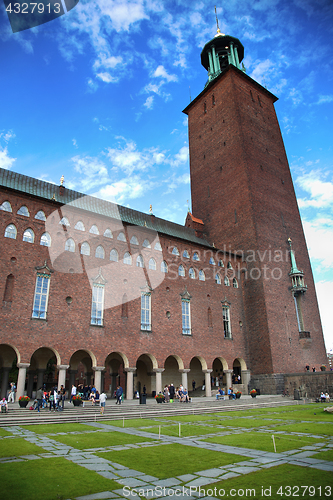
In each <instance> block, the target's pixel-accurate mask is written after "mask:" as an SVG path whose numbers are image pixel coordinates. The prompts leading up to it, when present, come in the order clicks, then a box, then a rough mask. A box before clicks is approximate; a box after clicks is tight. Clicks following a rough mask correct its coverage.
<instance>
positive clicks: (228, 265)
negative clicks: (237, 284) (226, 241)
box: [227, 261, 232, 269]
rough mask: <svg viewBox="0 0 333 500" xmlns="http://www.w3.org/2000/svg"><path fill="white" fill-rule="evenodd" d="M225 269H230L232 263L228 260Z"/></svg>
mask: <svg viewBox="0 0 333 500" xmlns="http://www.w3.org/2000/svg"><path fill="white" fill-rule="evenodd" d="M227 269H232V265H231V262H230V261H229V262H228V264H227Z"/></svg>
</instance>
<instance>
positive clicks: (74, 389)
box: [69, 384, 76, 403]
mask: <svg viewBox="0 0 333 500" xmlns="http://www.w3.org/2000/svg"><path fill="white" fill-rule="evenodd" d="M73 396H76V387H75V385H74V384H73V385H72V390H71V397H70V400H69V402H70V403H71V402H72V399H73Z"/></svg>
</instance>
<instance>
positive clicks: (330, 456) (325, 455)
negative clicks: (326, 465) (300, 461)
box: [312, 450, 333, 462]
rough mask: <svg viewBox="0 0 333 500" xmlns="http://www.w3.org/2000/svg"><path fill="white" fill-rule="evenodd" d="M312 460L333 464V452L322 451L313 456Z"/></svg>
mask: <svg viewBox="0 0 333 500" xmlns="http://www.w3.org/2000/svg"><path fill="white" fill-rule="evenodd" d="M312 458H318V460H329V461H330V462H333V450H327V451H320V452H319V453H316V454H315V455H313V456H312Z"/></svg>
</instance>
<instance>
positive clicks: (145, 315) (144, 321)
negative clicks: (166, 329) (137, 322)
mask: <svg viewBox="0 0 333 500" xmlns="http://www.w3.org/2000/svg"><path fill="white" fill-rule="evenodd" d="M141 330H149V331H150V330H151V295H150V293H142V294H141Z"/></svg>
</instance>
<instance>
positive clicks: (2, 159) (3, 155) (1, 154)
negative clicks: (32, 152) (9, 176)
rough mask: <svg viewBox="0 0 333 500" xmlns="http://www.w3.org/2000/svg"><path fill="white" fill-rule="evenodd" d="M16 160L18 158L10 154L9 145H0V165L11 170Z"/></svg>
mask: <svg viewBox="0 0 333 500" xmlns="http://www.w3.org/2000/svg"><path fill="white" fill-rule="evenodd" d="M14 161H16V158H12V157H11V156H9V154H8V149H7V147H5V148H1V147H0V167H1V168H5V169H7V170H9V169H10V168H12V166H13V163H14Z"/></svg>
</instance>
